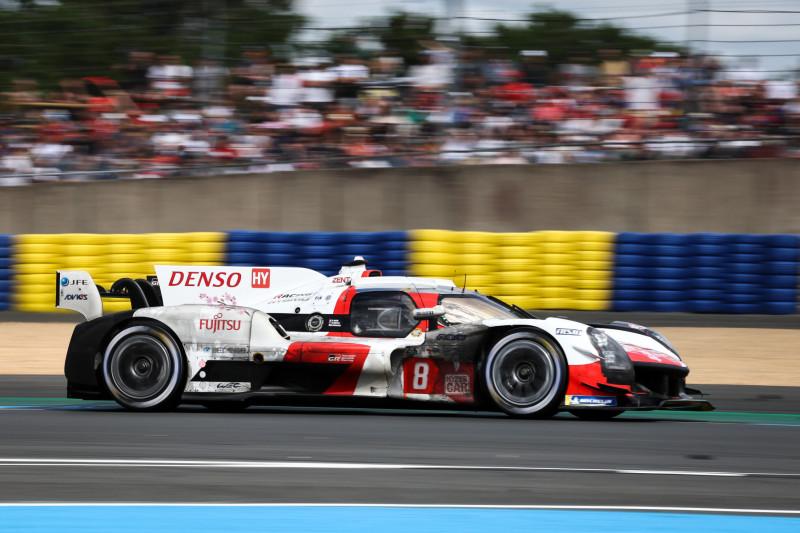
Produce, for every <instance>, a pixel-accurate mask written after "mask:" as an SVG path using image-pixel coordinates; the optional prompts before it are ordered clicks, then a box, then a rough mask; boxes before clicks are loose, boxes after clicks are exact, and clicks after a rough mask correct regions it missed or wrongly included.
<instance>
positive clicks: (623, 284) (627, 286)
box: [614, 278, 650, 291]
mask: <svg viewBox="0 0 800 533" xmlns="http://www.w3.org/2000/svg"><path fill="white" fill-rule="evenodd" d="M649 288H650V280H649V279H643V278H615V279H614V289H615V290H619V291H627V290H639V289H649Z"/></svg>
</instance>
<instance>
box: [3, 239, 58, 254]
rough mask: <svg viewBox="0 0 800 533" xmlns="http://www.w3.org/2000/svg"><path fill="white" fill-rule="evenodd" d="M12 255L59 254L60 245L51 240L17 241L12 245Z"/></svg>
mask: <svg viewBox="0 0 800 533" xmlns="http://www.w3.org/2000/svg"><path fill="white" fill-rule="evenodd" d="M12 250H13V251H14V255H18V254H47V255H53V256H60V255H61V254H62V252H61V245H59V244H54V243H52V242H47V243H45V242H33V243H24V244H23V243H18V244H16V245H14V246H13V247H12Z"/></svg>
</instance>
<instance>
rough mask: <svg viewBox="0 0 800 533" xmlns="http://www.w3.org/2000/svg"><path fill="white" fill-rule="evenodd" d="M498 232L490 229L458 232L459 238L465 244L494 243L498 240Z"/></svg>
mask: <svg viewBox="0 0 800 533" xmlns="http://www.w3.org/2000/svg"><path fill="white" fill-rule="evenodd" d="M497 235H498V234H497V233H492V232H488V231H460V232H458V237H459V240H460V241H461V242H462V243H463V244H484V245H485V244H489V245H493V244H494V243H495V242H497Z"/></svg>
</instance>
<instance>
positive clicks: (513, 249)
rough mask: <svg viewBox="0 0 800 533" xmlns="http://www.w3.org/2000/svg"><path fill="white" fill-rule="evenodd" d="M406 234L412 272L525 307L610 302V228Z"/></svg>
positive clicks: (578, 306)
mask: <svg viewBox="0 0 800 533" xmlns="http://www.w3.org/2000/svg"><path fill="white" fill-rule="evenodd" d="M409 237H410V238H409V263H410V266H409V268H410V270H411V273H412V274H414V275H419V276H434V277H440V278H447V279H452V280H453V281H454V282H455V283H456V284H457V285H459V286H462V285H465V286H466V287H467V288H469V289H477V290H479V291H480V292H485V293H488V294H491V295H494V296H497V297H498V298H501V299H503V300H505V301H507V302H509V303H512V304H516V305H519V306H520V307H523V308H526V309H578V310H587V311H589V310H603V309H608V308H609V307H610V302H611V279H612V270H613V257H614V250H613V248H614V234H613V233H608V232H600V231H532V232H526V233H485V232H474V231H446V230H415V231H411V232H410V233H409Z"/></svg>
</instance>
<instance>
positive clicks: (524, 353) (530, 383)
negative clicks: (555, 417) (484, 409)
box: [491, 339, 560, 407]
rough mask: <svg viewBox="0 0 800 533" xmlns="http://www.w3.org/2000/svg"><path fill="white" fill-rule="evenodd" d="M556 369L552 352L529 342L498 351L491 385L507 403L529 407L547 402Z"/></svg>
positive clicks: (553, 385)
mask: <svg viewBox="0 0 800 533" xmlns="http://www.w3.org/2000/svg"><path fill="white" fill-rule="evenodd" d="M559 372H560V371H559V369H558V368H557V366H556V364H555V362H554V361H553V356H552V355H551V353H550V352H549V351H548V350H547V349H546V348H545V347H544V346H542V345H541V344H539V343H538V342H536V341H533V340H528V339H520V340H516V341H513V342H510V343H508V344H506V345H505V346H503V347H502V348H500V350H499V351H498V353H497V355H496V356H495V361H494V364H493V366H492V373H491V377H492V384H493V385H494V389H495V390H496V391H497V394H499V395H500V397H501V398H502V399H503V400H504V401H505V402H507V403H509V404H511V405H514V406H518V407H528V406H531V405H535V404H537V403H539V402H541V401H542V400H544V399H546V398H547V397H548V396H549V395H550V394H551V393H552V391H553V390H554V389H555V384H556V383H557V380H558V379H559Z"/></svg>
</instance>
